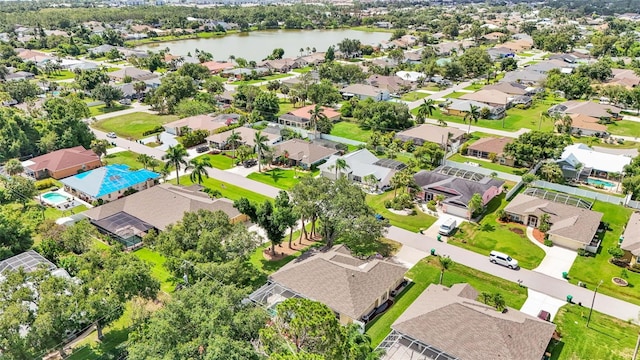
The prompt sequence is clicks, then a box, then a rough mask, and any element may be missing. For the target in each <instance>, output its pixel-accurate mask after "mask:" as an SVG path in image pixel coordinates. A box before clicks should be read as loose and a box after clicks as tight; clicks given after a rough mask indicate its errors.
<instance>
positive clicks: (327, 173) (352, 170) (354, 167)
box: [318, 149, 406, 188]
mask: <svg viewBox="0 0 640 360" xmlns="http://www.w3.org/2000/svg"><path fill="white" fill-rule="evenodd" d="M338 159H343V160H344V161H345V162H346V163H347V168H346V169H343V170H340V169H336V167H335V165H336V161H337V160H338ZM405 167H406V165H405V164H403V163H401V162H399V161H395V160H390V159H379V158H378V157H376V156H375V155H373V154H372V153H371V152H370V151H369V150H367V149H360V150H357V151H354V152H351V153H348V154H345V155H342V156H338V155H332V156H331V157H330V158H329V159H328V160H327V162H325V163H324V164H322V165H320V166H318V169H320V175H322V176H324V177H326V178H329V179H335V178H336V173H337V174H338V176H346V177H347V179H349V180H350V181H353V182H357V183H365V177H367V176H368V175H373V176H374V177H375V178H376V180H377V184H376V185H377V187H378V188H382V187H383V186H385V185H389V182H390V181H391V178H392V177H393V175H394V174H395V173H396V172H397V171H398V170H402V169H403V168H405Z"/></svg>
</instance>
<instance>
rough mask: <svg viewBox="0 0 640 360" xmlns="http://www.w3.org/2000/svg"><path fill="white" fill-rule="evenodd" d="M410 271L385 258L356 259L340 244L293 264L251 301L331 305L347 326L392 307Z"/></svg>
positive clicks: (277, 275)
mask: <svg viewBox="0 0 640 360" xmlns="http://www.w3.org/2000/svg"><path fill="white" fill-rule="evenodd" d="M406 271H407V269H405V268H404V267H402V266H400V265H398V264H394V263H391V262H387V261H384V260H382V259H378V258H375V259H360V258H356V257H354V256H352V255H351V252H350V251H349V249H348V248H347V247H345V246H344V245H336V246H334V247H333V248H331V249H330V250H328V251H321V250H316V251H310V252H308V253H306V254H305V255H303V256H302V257H300V258H299V259H298V260H297V261H292V262H289V263H288V264H287V265H285V266H283V267H282V268H281V269H280V270H278V271H277V272H275V273H273V274H271V276H269V280H268V283H267V284H266V285H265V286H263V287H262V288H260V289H258V290H257V291H256V292H254V293H253V294H251V296H250V297H249V298H250V299H251V300H252V301H254V302H257V303H259V304H261V305H263V306H267V307H269V308H273V307H275V305H277V303H279V302H281V301H283V300H285V299H287V298H291V297H303V298H306V299H310V300H314V301H318V302H321V303H323V304H325V305H327V306H328V307H329V308H331V310H333V311H334V312H335V313H336V316H337V317H338V318H339V320H340V323H341V324H343V325H346V324H350V323H353V322H357V323H360V324H361V323H362V322H361V320H362V321H366V320H371V319H372V318H373V317H372V316H375V313H376V310H377V309H379V308H380V307H384V308H385V309H386V307H388V306H389V305H390V304H391V301H390V298H391V297H392V295H393V293H394V290H396V289H397V288H398V287H399V286H400V285H401V284H402V283H403V281H404V274H405V273H406ZM363 318H364V319H363Z"/></svg>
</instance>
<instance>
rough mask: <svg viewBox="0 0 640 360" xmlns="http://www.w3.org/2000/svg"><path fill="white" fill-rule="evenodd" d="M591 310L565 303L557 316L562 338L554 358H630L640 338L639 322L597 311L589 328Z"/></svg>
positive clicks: (553, 347)
mask: <svg viewBox="0 0 640 360" xmlns="http://www.w3.org/2000/svg"><path fill="white" fill-rule="evenodd" d="M588 315H589V309H588V308H585V307H580V306H578V305H565V306H563V307H561V308H560V310H559V311H558V314H557V315H556V317H555V319H554V323H555V324H556V325H557V330H558V331H559V332H560V334H561V335H562V341H561V342H559V343H557V345H553V344H552V347H551V348H552V352H551V354H552V356H551V359H552V360H577V359H598V360H627V359H631V358H632V355H633V350H634V347H635V344H636V341H637V339H638V330H640V328H639V327H638V326H637V325H634V324H630V323H628V322H625V321H621V320H618V319H616V318H613V317H611V316H607V315H604V314H601V313H599V312H597V311H594V312H593V314H592V315H591V322H589V327H587V326H586V324H587V317H588Z"/></svg>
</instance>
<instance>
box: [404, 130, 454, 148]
mask: <svg viewBox="0 0 640 360" xmlns="http://www.w3.org/2000/svg"><path fill="white" fill-rule="evenodd" d="M465 134H466V133H465V132H464V131H463V130H460V129H458V128H454V127H448V126H436V125H429V124H422V125H418V126H415V127H412V128H411V129H407V130H404V131H401V132H399V133H397V134H396V139H400V140H402V141H409V140H412V141H413V143H414V144H416V145H417V146H420V145H422V144H424V143H425V142H432V143H436V144H440V145H441V146H443V147H444V144H445V143H446V142H447V140H448V142H449V146H450V147H451V148H453V149H456V148H457V147H458V146H460V145H462V142H463V141H464V138H465ZM450 135H451V136H450Z"/></svg>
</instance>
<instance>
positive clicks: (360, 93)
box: [340, 84, 390, 101]
mask: <svg viewBox="0 0 640 360" xmlns="http://www.w3.org/2000/svg"><path fill="white" fill-rule="evenodd" d="M340 93H341V94H342V97H344V98H345V99H350V98H352V97H356V98H358V99H360V100H364V99H367V98H371V99H373V100H375V101H385V100H389V99H390V95H389V90H387V89H380V88H377V87H375V86H371V85H365V84H353V85H349V86H347V87H345V88H343V89H342V90H340Z"/></svg>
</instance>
